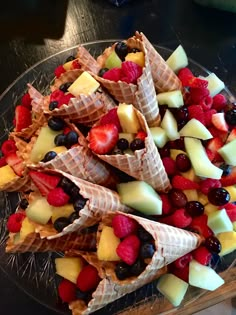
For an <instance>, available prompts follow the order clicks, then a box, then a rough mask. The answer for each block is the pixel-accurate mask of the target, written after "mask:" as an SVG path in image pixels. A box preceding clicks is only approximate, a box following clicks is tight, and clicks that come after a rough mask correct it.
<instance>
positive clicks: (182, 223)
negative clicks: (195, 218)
mask: <svg viewBox="0 0 236 315" xmlns="http://www.w3.org/2000/svg"><path fill="white" fill-rule="evenodd" d="M158 221H159V222H161V223H164V224H168V225H172V226H175V227H178V228H186V227H187V226H189V224H190V223H191V221H192V218H191V216H190V215H189V214H188V213H187V211H186V210H185V209H184V208H181V209H177V210H175V212H174V213H172V214H171V215H169V216H166V217H163V218H160V219H158Z"/></svg>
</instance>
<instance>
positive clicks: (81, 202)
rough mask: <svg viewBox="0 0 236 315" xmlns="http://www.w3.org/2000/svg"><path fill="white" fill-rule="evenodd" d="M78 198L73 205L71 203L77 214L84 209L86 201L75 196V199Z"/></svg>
mask: <svg viewBox="0 0 236 315" xmlns="http://www.w3.org/2000/svg"><path fill="white" fill-rule="evenodd" d="M78 197H79V199H77V200H76V201H75V202H74V203H73V207H74V209H75V211H76V212H79V211H80V210H81V209H83V208H84V206H85V204H86V201H87V199H85V198H83V197H82V196H81V195H80V196H77V198H78Z"/></svg>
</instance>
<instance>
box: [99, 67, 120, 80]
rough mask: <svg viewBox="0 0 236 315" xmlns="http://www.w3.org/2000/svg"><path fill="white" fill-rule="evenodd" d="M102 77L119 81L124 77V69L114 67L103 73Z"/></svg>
mask: <svg viewBox="0 0 236 315" xmlns="http://www.w3.org/2000/svg"><path fill="white" fill-rule="evenodd" d="M102 77H103V78H104V79H106V80H110V81H114V82H118V81H120V80H121V77H122V70H121V68H112V69H110V70H108V71H106V72H105V73H103V75H102Z"/></svg>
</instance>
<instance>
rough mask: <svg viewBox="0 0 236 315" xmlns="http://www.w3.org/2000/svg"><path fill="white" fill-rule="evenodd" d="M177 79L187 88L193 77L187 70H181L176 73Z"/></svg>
mask: <svg viewBox="0 0 236 315" xmlns="http://www.w3.org/2000/svg"><path fill="white" fill-rule="evenodd" d="M178 77H179V79H180V81H181V82H182V85H183V86H188V84H189V80H190V79H191V78H193V77H194V75H193V73H192V71H191V70H190V69H189V68H182V69H180V70H179V72H178Z"/></svg>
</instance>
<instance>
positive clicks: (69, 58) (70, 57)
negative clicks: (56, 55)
mask: <svg viewBox="0 0 236 315" xmlns="http://www.w3.org/2000/svg"><path fill="white" fill-rule="evenodd" d="M72 60H75V57H74V56H72V55H71V56H69V57H67V58H66V61H65V62H69V61H72Z"/></svg>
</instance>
